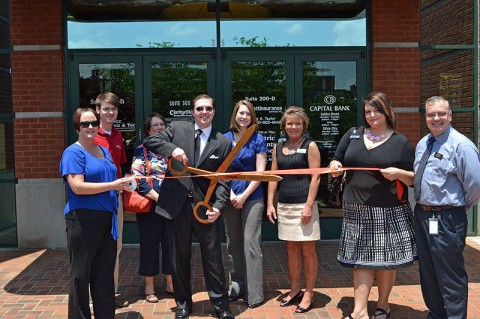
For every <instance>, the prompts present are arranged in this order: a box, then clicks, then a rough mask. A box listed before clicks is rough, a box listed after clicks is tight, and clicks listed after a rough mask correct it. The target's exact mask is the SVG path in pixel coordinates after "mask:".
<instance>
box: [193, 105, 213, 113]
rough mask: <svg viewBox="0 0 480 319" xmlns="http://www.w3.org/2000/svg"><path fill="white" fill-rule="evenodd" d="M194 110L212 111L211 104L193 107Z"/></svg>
mask: <svg viewBox="0 0 480 319" xmlns="http://www.w3.org/2000/svg"><path fill="white" fill-rule="evenodd" d="M195 111H197V112H203V111H206V112H212V111H213V106H197V107H196V108H195Z"/></svg>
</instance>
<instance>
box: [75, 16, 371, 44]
mask: <svg viewBox="0 0 480 319" xmlns="http://www.w3.org/2000/svg"><path fill="white" fill-rule="evenodd" d="M67 26H68V48H69V49H101V48H104V49H107V48H172V47H174V48H181V47H216V46H217V40H216V29H215V21H163V22H128V23H125V22H123V23H121V22H108V23H98V22H97V23H80V22H70V21H69V22H68V23H67ZM220 30H221V43H220V46H221V47H287V46H326V47H336V46H365V45H366V19H365V18H359V19H356V20H233V21H222V22H221V27H220Z"/></svg>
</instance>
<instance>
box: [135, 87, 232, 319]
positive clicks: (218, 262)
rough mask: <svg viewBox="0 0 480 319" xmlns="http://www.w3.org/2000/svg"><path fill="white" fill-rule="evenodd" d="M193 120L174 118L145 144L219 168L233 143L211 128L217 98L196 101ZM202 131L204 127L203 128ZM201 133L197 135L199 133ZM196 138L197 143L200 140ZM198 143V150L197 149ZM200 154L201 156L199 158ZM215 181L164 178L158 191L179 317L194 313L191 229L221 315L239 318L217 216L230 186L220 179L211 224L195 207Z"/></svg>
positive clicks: (184, 159)
mask: <svg viewBox="0 0 480 319" xmlns="http://www.w3.org/2000/svg"><path fill="white" fill-rule="evenodd" d="M192 105H193V108H192V115H193V118H194V120H195V121H194V122H181V121H178V122H172V123H171V124H170V125H169V127H168V128H167V129H166V130H165V131H163V132H160V133H158V134H156V135H153V136H149V137H148V138H146V139H145V141H144V143H143V145H144V146H145V147H146V148H147V149H148V150H150V151H153V152H155V153H158V154H162V155H164V156H166V157H170V156H171V157H173V158H174V159H176V160H178V161H181V162H183V164H186V163H187V162H188V163H189V165H191V166H195V167H198V168H200V169H204V170H208V171H212V172H214V171H216V170H217V169H218V168H219V167H220V165H221V164H222V162H223V161H224V159H225V158H226V157H227V155H228V153H230V151H231V149H232V146H231V143H230V141H229V140H228V139H227V138H226V137H224V136H223V134H221V133H219V132H217V131H216V130H215V129H214V128H213V127H212V120H213V117H214V115H215V102H214V100H213V99H212V98H211V97H209V96H208V95H206V94H202V95H199V96H197V97H196V98H195V99H194V100H193V103H192ZM199 129H200V130H201V131H199ZM197 136H198V137H197ZM196 139H197V141H195V140H196ZM195 144H197V145H198V146H199V147H197V151H196V150H195ZM195 153H198V154H196V157H197V158H195V155H194V154H195ZM209 183H210V181H209V180H208V179H206V178H201V177H199V178H179V179H165V180H164V182H163V185H162V189H161V191H160V194H159V199H158V202H157V208H156V212H157V213H158V214H160V215H162V216H164V217H166V218H167V219H168V222H167V223H168V224H167V229H168V235H169V238H173V240H171V241H170V242H169V244H170V251H173V254H172V264H173V289H174V296H175V301H176V303H177V311H176V314H175V318H176V319H184V318H188V317H189V316H190V313H191V312H192V289H191V285H190V277H191V275H190V274H191V266H190V259H191V245H192V232H193V233H194V234H195V236H196V238H197V239H198V242H199V244H200V251H201V254H202V263H203V272H204V276H205V284H206V287H207V290H208V296H209V297H210V301H211V302H212V304H213V307H214V309H215V313H216V316H217V317H218V318H224V319H231V318H234V316H233V315H232V313H231V312H230V310H229V300H228V292H227V285H226V280H225V271H224V268H223V262H222V251H221V246H220V238H219V234H220V225H219V224H218V222H217V218H218V217H219V216H220V212H221V211H222V209H223V208H224V207H225V204H226V202H227V200H228V199H229V194H230V186H229V183H228V182H226V181H219V182H218V184H217V187H216V189H215V192H214V194H213V195H212V197H211V202H212V203H213V205H212V207H213V208H212V211H207V213H206V215H207V216H208V218H207V219H208V222H209V223H208V224H203V223H200V222H199V221H197V220H196V219H195V218H194V216H193V207H194V206H195V204H196V203H198V202H201V201H203V200H204V199H205V194H206V192H207V189H208V185H209Z"/></svg>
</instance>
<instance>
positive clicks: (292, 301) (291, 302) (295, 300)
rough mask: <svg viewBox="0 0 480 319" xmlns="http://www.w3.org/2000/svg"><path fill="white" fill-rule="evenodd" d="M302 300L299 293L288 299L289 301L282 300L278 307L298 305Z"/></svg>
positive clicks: (300, 292)
mask: <svg viewBox="0 0 480 319" xmlns="http://www.w3.org/2000/svg"><path fill="white" fill-rule="evenodd" d="M302 298H303V291H301V290H300V291H299V292H298V293H297V294H296V295H295V296H293V298H290V300H285V299H283V300H282V302H281V303H280V307H288V306H291V305H294V304H297V303H299V302H300V301H301V300H302Z"/></svg>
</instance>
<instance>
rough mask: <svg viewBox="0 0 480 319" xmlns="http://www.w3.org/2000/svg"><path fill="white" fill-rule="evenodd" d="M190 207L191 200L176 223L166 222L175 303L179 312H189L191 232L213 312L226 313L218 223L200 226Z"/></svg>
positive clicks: (190, 308) (226, 305) (187, 202)
mask: <svg viewBox="0 0 480 319" xmlns="http://www.w3.org/2000/svg"><path fill="white" fill-rule="evenodd" d="M192 204H193V202H192V200H190V199H189V200H187V201H186V203H185V205H184V206H183V208H182V211H181V212H180V214H179V215H178V216H177V217H175V219H173V220H168V221H167V230H168V235H169V243H170V247H171V250H170V252H172V265H173V290H174V296H175V301H176V303H177V307H178V308H179V309H188V310H189V311H192V288H191V284H190V279H191V278H190V277H191V266H190V260H191V257H192V232H193V233H194V234H195V236H196V237H197V239H198V242H199V244H200V252H201V254H202V264H203V275H204V278H205V285H206V288H207V292H208V296H209V298H210V301H211V302H212V305H213V308H214V309H215V310H217V311H222V310H227V309H228V307H229V304H228V292H227V285H226V280H225V270H224V268H223V261H222V249H221V246H220V236H219V231H220V227H219V225H218V223H219V221H218V220H217V221H216V222H215V223H213V224H201V223H200V222H198V221H197V220H196V219H195V217H194V216H193V211H192ZM170 239H172V240H170Z"/></svg>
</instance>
